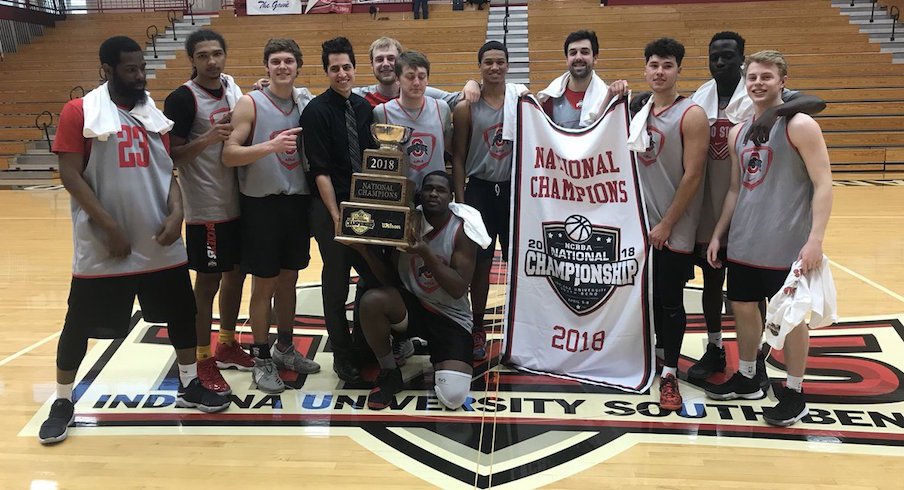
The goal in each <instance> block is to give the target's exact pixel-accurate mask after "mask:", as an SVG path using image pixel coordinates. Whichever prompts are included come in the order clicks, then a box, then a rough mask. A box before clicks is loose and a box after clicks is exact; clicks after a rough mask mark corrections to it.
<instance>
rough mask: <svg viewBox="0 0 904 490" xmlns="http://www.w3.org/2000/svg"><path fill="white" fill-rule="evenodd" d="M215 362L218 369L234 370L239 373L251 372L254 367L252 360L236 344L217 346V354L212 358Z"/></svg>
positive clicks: (219, 344)
mask: <svg viewBox="0 0 904 490" xmlns="http://www.w3.org/2000/svg"><path fill="white" fill-rule="evenodd" d="M213 357H214V358H215V359H216V360H217V367H218V368H220V369H229V368H235V369H238V370H239V371H251V368H253V367H254V358H253V357H251V355H250V354H248V353H247V352H245V349H242V346H241V345H239V343H238V342H233V343H231V344H223V343H218V344H217V352H216V354H214V356H213Z"/></svg>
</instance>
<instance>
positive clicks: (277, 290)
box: [223, 39, 320, 393]
mask: <svg viewBox="0 0 904 490" xmlns="http://www.w3.org/2000/svg"><path fill="white" fill-rule="evenodd" d="M301 65H302V58H301V50H300V49H299V48H298V44H296V43H295V41H293V40H291V39H271V40H270V41H268V42H267V46H266V47H265V48H264V66H266V68H267V74H268V75H269V79H270V81H271V83H270V85H269V86H268V87H266V88H264V89H263V90H256V91H254V92H252V93H250V94H248V95H244V96H242V98H241V99H239V102H238V103H237V104H236V106H235V109H234V111H233V115H232V125H233V131H232V134H230V135H229V139H227V140H226V143H225V145H224V147H223V163H224V164H226V165H229V166H234V167H240V168H239V190H240V191H241V204H242V220H241V227H242V267H243V268H244V269H246V270H247V271H248V273H250V274H251V275H252V276H253V279H252V285H251V305H250V310H251V331H252V335H253V337H254V341H253V342H254V343H253V344H252V346H251V355H252V356H253V357H254V368H253V371H252V379H253V380H254V382H255V384H256V385H257V387H258V389H260V390H261V391H265V392H268V393H280V392H282V391H283V390H284V389H285V384H284V383H283V381H282V379H280V377H279V373H278V372H277V369H287V370H291V371H295V372H297V373H300V374H312V373H316V372H318V371H320V365H318V364H317V363H316V362H314V361H312V360H310V359H307V358H305V357H304V356H303V355H301V354H300V353H299V352H298V351H297V350H296V349H295V343H294V334H293V330H294V324H295V283H296V282H297V280H298V271H299V270H300V269H304V268H306V267H307V266H308V262H309V261H310V247H311V237H310V216H309V212H310V204H311V191H310V187H309V184H308V180H307V175H306V173H305V168H304V160H303V159H304V154H303V152H302V151H300V149H299V148H298V133H299V132H301V128H299V127H298V121H299V118H300V114H301V111H302V109H304V106H305V105H306V104H307V102H308V101H309V100H310V92H308V91H307V89H296V88H295V86H294V83H295V79H296V78H297V77H298V70H299V69H300V68H301ZM271 301H273V305H274V308H273V309H274V311H275V313H276V321H277V340H276V343H275V344H273V348H272V349H271V348H270V340H269V331H270V302H271Z"/></svg>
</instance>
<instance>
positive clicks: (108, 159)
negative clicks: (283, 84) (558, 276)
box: [38, 36, 230, 444]
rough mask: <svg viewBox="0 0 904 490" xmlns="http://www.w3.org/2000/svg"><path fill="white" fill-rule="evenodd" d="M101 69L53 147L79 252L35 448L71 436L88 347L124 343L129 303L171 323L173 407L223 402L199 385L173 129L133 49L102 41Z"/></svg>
mask: <svg viewBox="0 0 904 490" xmlns="http://www.w3.org/2000/svg"><path fill="white" fill-rule="evenodd" d="M100 62H101V64H102V69H103V72H104V76H105V78H106V79H107V80H108V82H107V83H104V84H103V85H101V86H100V87H98V88H96V89H94V90H92V91H91V92H89V93H88V94H86V95H85V97H83V98H81V99H75V100H72V101H69V102H68V103H67V104H66V105H65V106H64V107H63V110H62V112H61V114H60V123H59V126H58V129H57V134H56V138H55V139H54V142H53V151H54V152H55V153H57V155H59V159H60V178H61V180H62V181H63V185H64V186H65V187H66V190H67V191H69V194H70V196H71V198H72V200H71V201H72V202H71V204H72V227H73V232H72V235H73V242H74V251H73V252H74V253H73V264H72V286H71V289H70V291H69V310H68V312H67V313H66V321H65V323H64V325H63V331H62V333H61V334H60V339H59V343H58V345H57V359H56V364H57V372H56V380H57V388H56V398H57V399H56V400H55V401H54V402H53V404H52V405H51V407H50V414H49V416H48V418H47V420H46V421H45V422H44V423H43V424H42V425H41V429H40V432H39V436H38V437H39V439H40V441H41V443H42V444H52V443H56V442H60V441H62V440H64V439H66V436H67V435H68V427H69V424H71V423H72V421H73V420H74V410H75V406H74V404H73V401H72V398H73V397H72V390H73V385H74V383H75V376H76V372H77V371H78V368H79V365H80V364H81V362H82V360H83V359H84V358H85V354H86V352H87V349H88V339H89V338H101V339H121V338H124V337H125V336H126V335H127V334H128V333H129V326H130V323H131V318H132V307H133V304H134V302H135V297H136V296H137V297H138V301H139V303H140V304H141V311H142V316H143V317H144V319H145V321H148V322H155V323H156V322H159V323H164V324H166V326H167V329H166V331H167V334H168V335H169V339H170V342H171V343H172V345H173V347H174V348H175V349H176V362H177V364H178V370H179V391H178V395H177V398H176V406H178V407H194V408H197V409H199V410H201V411H205V412H216V411H219V410H224V409H226V408H227V407H228V406H229V404H230V402H229V399H228V398H226V397H225V396H222V395H218V394H216V393H214V392H212V391H210V390H208V389H207V388H205V387H204V386H202V385H201V381H200V380H199V379H198V376H197V372H198V369H197V363H196V357H195V354H196V351H195V349H196V347H197V335H196V332H195V300H194V296H193V295H192V291H191V279H190V277H189V274H188V267H187V266H186V263H187V258H186V254H185V246H184V245H183V243H182V237H181V233H182V195H181V193H180V192H179V186H178V185H177V184H176V181H175V179H174V178H173V161H172V159H171V158H170V156H169V152H168V148H167V147H168V145H169V142H168V138H167V136H166V133H167V132H168V131H169V130H170V128H172V121H170V120H168V119H167V118H166V117H165V116H164V115H163V113H162V112H160V110H158V109H157V108H156V107H155V106H154V104H153V101H152V100H151V99H149V97H148V95H147V92H146V91H145V80H146V78H145V62H144V53H143V52H142V48H141V46H139V45H138V43H136V42H135V41H134V40H132V39H130V38H128V37H125V36H117V37H112V38H109V39H107V40H106V41H104V42H103V44H101V46H100ZM86 135H91V136H90V137H86Z"/></svg>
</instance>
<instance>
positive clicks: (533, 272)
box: [503, 97, 654, 393]
mask: <svg viewBox="0 0 904 490" xmlns="http://www.w3.org/2000/svg"><path fill="white" fill-rule="evenodd" d="M628 124H629V123H628V115H627V105H626V102H624V101H622V102H619V103H616V104H614V105H613V106H612V107H610V109H609V111H608V112H607V114H606V115H605V116H604V117H603V118H602V120H600V121H598V122H597V123H596V124H594V125H593V126H591V127H588V128H583V129H580V130H568V129H563V128H560V127H558V126H555V125H554V124H553V123H552V122H551V121H550V120H549V118H548V117H547V116H546V114H545V113H544V112H543V109H542V108H541V107H540V105H539V103H538V102H537V101H536V100H535V99H533V98H532V97H530V98H522V99H521V100H520V101H519V103H518V136H517V141H516V142H515V146H516V154H515V161H514V164H513V165H514V169H513V177H512V186H513V188H512V202H513V204H512V232H511V251H510V257H509V275H510V278H509V291H508V302H507V304H506V318H507V320H508V321H507V322H506V331H505V339H504V346H503V349H504V358H503V361H504V362H506V363H509V364H511V365H513V366H515V367H517V368H519V369H523V370H526V371H530V372H534V373H541V374H549V375H553V376H557V377H561V378H566V379H572V380H576V381H581V382H586V383H594V384H599V385H604V386H609V387H612V388H617V389H620V390H625V391H630V392H635V393H637V392H644V391H646V390H647V389H648V388H649V387H650V383H651V381H652V379H653V372H654V371H653V363H654V361H653V348H652V346H653V340H652V329H651V328H650V327H651V325H652V314H651V312H652V296H651V293H650V280H649V276H650V274H649V270H648V264H647V254H646V250H647V231H646V214H645V212H644V207H643V201H642V200H641V191H640V183H639V182H638V180H637V172H636V169H635V162H634V157H633V155H632V153H631V152H630V151H629V150H628V143H627V139H628Z"/></svg>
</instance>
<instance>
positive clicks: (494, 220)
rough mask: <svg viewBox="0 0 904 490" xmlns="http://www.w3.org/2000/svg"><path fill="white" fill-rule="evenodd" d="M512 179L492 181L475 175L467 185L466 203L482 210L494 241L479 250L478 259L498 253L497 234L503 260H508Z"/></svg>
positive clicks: (485, 223)
mask: <svg viewBox="0 0 904 490" xmlns="http://www.w3.org/2000/svg"><path fill="white" fill-rule="evenodd" d="M511 186H512V183H511V181H505V182H490V181H488V180H481V179H477V178H474V177H471V178H469V179H468V184H467V186H466V187H465V198H464V199H465V204H467V205H468V206H471V207H473V208H474V209H476V210H478V211H480V215H481V216H482V217H483V224H484V225H486V227H487V233H488V234H489V235H490V239H491V240H492V241H493V242H492V243H490V246H489V247H487V248H485V249H482V250H478V251H477V259H478V260H480V259H491V258H493V255H494V254H495V253H496V236H497V235H498V236H499V247H500V248H501V249H502V260H505V261H508V248H509V229H510V228H511V224H512V221H511V212H510V206H511V195H512V192H511Z"/></svg>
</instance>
